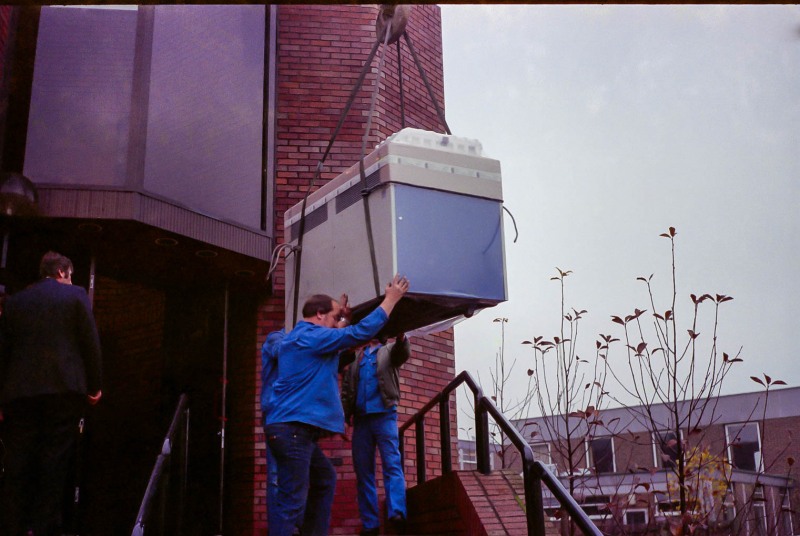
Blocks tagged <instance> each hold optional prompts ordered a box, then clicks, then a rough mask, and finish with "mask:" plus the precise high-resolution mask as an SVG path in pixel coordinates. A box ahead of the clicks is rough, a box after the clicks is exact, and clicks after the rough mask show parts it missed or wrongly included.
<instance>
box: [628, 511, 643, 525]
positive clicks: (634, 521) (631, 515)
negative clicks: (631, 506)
mask: <svg viewBox="0 0 800 536" xmlns="http://www.w3.org/2000/svg"><path fill="white" fill-rule="evenodd" d="M625 524H626V525H638V526H642V525H647V510H644V509H637V510H626V511H625Z"/></svg>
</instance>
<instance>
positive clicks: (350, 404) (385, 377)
mask: <svg viewBox="0 0 800 536" xmlns="http://www.w3.org/2000/svg"><path fill="white" fill-rule="evenodd" d="M363 355H364V350H363V348H362V349H361V350H359V351H358V352H357V353H356V359H355V362H354V363H353V364H352V365H350V367H349V368H348V369H347V370H346V371H345V372H344V378H343V380H342V406H343V407H344V418H345V421H349V420H350V416H351V415H355V413H356V397H357V394H358V375H359V372H360V371H359V369H360V368H361V367H360V366H359V364H360V363H361V357H362V356H363ZM410 356H411V343H410V342H409V341H408V337H404V338H403V341H402V342H400V343H396V342H393V343H389V344H387V345H384V346H381V347H380V348H378V354H377V356H376V360H377V370H376V372H375V374H376V375H377V377H378V388H379V389H380V392H381V400H382V401H383V405H384V407H386V408H391V407H392V406H394V405H396V404H397V403H398V402H399V401H400V375H399V373H398V369H399V368H400V366H402V365H403V363H405V362H406V361H408V358H409V357H410Z"/></svg>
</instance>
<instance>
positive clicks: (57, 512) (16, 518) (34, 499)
mask: <svg viewBox="0 0 800 536" xmlns="http://www.w3.org/2000/svg"><path fill="white" fill-rule="evenodd" d="M72 270H73V268H72V262H71V261H70V260H69V259H68V258H67V257H64V256H63V255H60V254H58V253H54V252H52V251H51V252H48V253H46V254H45V255H44V256H43V257H42V261H41V263H40V265H39V273H40V275H41V276H42V279H41V280H40V281H38V282H37V283H34V284H33V285H31V286H30V287H28V288H26V289H25V290H23V291H21V292H19V293H17V294H14V295H12V296H11V297H9V298H8V300H6V302H5V307H4V309H3V314H2V317H0V341H1V345H0V346H1V348H0V407H2V411H3V417H4V420H5V427H6V430H5V447H6V459H5V466H6V475H5V478H6V482H5V490H4V493H3V502H2V511H0V534H4V535H5V534H8V535H9V536H18V535H20V534H25V533H26V532H28V531H31V532H32V533H33V534H36V536H48V535H54V534H57V535H60V534H61V533H62V532H63V531H62V526H61V525H62V498H63V493H64V486H65V484H66V477H67V474H68V470H69V461H70V459H71V452H72V450H73V448H74V446H75V443H76V439H77V437H78V422H79V421H80V418H81V415H82V412H83V408H84V405H85V404H86V403H87V402H88V403H89V404H96V403H97V402H98V401H99V400H100V397H101V396H102V392H101V391H100V379H101V363H100V341H99V337H98V334H97V327H96V326H95V323H94V317H93V316H92V311H91V307H90V305H89V299H88V297H87V295H86V291H85V290H84V289H82V288H80V287H76V286H72Z"/></svg>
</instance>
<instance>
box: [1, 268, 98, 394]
mask: <svg viewBox="0 0 800 536" xmlns="http://www.w3.org/2000/svg"><path fill="white" fill-rule="evenodd" d="M100 384H101V358H100V340H99V337H98V335H97V326H96V325H95V322H94V316H93V315H92V312H91V308H90V305H89V298H88V296H87V295H86V291H85V290H84V289H83V288H81V287H77V286H72V285H64V284H61V283H59V282H58V281H56V280H55V279H50V278H45V279H42V280H41V281H39V282H37V283H34V284H33V285H31V286H30V287H28V288H26V289H25V290H23V291H21V292H18V293H17V294H14V295H12V296H10V297H9V298H8V299H7V300H6V302H5V306H4V308H3V314H2V316H0V403H3V402H9V401H12V400H16V399H20V398H27V397H32V396H39V395H52V394H70V393H77V394H82V395H85V394H87V393H88V394H95V393H96V392H97V391H99V390H100V388H101V385H100Z"/></svg>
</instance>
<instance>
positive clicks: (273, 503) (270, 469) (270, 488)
mask: <svg viewBox="0 0 800 536" xmlns="http://www.w3.org/2000/svg"><path fill="white" fill-rule="evenodd" d="M264 437H265V438H266V437H267V431H266V428H265V429H264ZM266 450H267V452H266V457H267V525H268V526H270V527H272V526H273V525H275V523H276V522H275V520H274V519H273V514H274V513H275V512H276V511H277V509H278V506H277V505H278V462H277V461H276V460H275V455H274V454H273V453H272V451H271V450H270V448H269V441H268V442H267V449H266Z"/></svg>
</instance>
